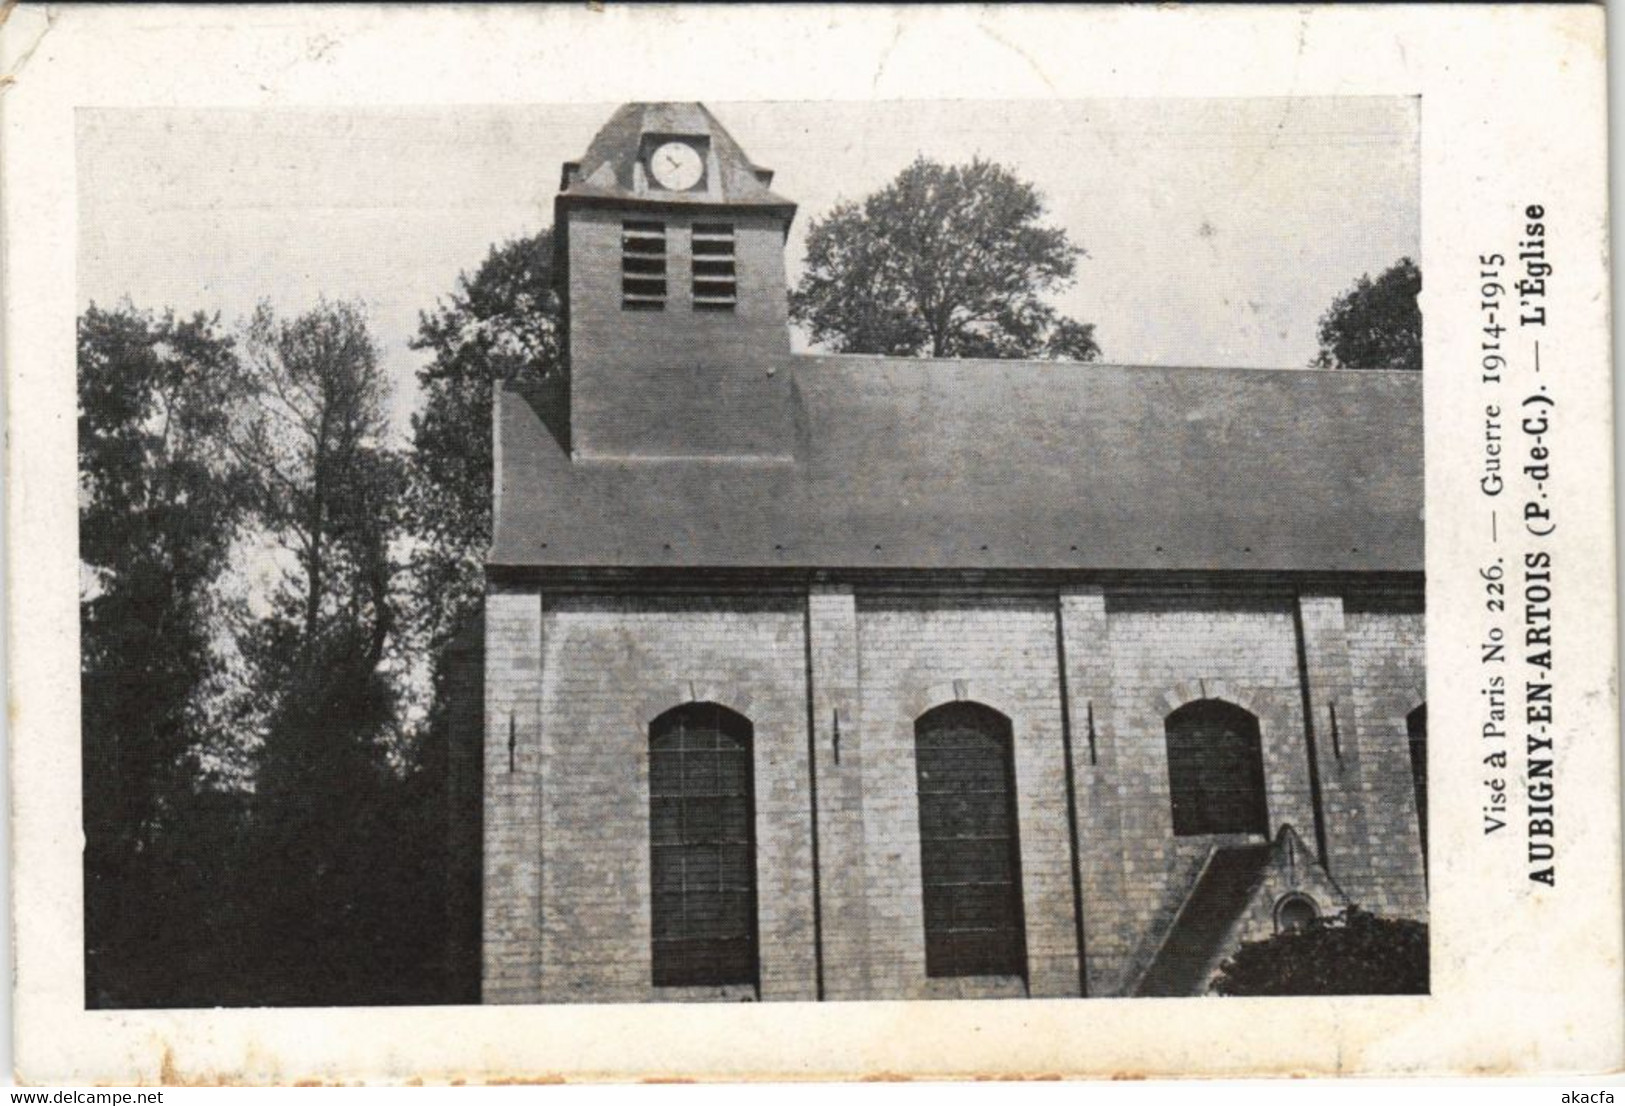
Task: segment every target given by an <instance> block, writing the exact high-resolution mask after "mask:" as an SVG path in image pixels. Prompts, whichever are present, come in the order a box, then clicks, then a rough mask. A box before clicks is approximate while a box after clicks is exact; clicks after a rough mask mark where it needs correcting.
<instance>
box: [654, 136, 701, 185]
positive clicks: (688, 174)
mask: <svg viewBox="0 0 1625 1106" xmlns="http://www.w3.org/2000/svg"><path fill="white" fill-rule="evenodd" d="M649 172H650V173H652V174H653V175H654V179H655V183H656V184H658V185H660V187H662V188H665V189H669V190H670V191H672V192H687V191H688V190H689V189H690V188H693V187H694V186H695V185H696V184H699V183H700V178H701V177H702V176H704V175H705V162H704V161H702V160H701V159H700V152H699V151H698V150H696V149H695V148H694V147H692V146H690V145H689V144H688V143H686V142H667V143H665V144H664V145H661V146H658V147H656V148H655V152H654V153H653V154H651V155H650V156H649Z"/></svg>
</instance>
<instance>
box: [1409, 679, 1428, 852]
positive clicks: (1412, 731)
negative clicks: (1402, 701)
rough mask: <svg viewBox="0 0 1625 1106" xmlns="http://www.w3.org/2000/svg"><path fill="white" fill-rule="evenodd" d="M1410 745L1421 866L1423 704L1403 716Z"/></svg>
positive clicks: (1425, 780) (1425, 845)
mask: <svg viewBox="0 0 1625 1106" xmlns="http://www.w3.org/2000/svg"><path fill="white" fill-rule="evenodd" d="M1405 730H1406V732H1407V734H1408V736H1409V737H1410V745H1411V787H1412V788H1413V789H1414V790H1415V792H1416V827H1417V829H1419V830H1420V831H1421V834H1422V864H1423V866H1424V867H1426V865H1427V858H1428V706H1427V704H1426V703H1423V704H1422V705H1421V706H1419V707H1417V708H1416V709H1415V710H1413V711H1411V713H1410V714H1408V715H1406V716H1405Z"/></svg>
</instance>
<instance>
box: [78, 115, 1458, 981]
mask: <svg viewBox="0 0 1625 1106" xmlns="http://www.w3.org/2000/svg"><path fill="white" fill-rule="evenodd" d="M1418 137H1419V135H1418V102H1417V100H1416V99H1414V98H1358V99H1356V98H1318V99H1294V98H1259V99H1244V100H1235V99H1209V100H1152V101H1100V102H1087V101H1080V102H1052V103H1040V104H1023V105H1013V104H1001V103H996V102H993V103H988V102H965V101H934V102H919V103H901V104H889V105H876V104H858V105H851V104H835V103H805V102H803V103H782V104H779V103H772V104H760V103H758V104H733V105H721V104H717V105H707V104H704V103H699V102H657V103H643V102H632V103H625V104H620V105H587V106H570V107H566V108H550V107H547V106H538V107H536V108H527V109H522V110H503V111H494V110H484V111H482V110H469V111H440V112H422V111H399V112H387V113H379V112H349V113H330V112H328V113H317V112H311V113H306V112H283V113H251V112H229V111H228V112H222V111H198V112H181V113H177V112H142V111H136V112H123V111H109V112H94V111H89V112H85V113H83V114H82V116H81V126H80V131H79V143H80V146H79V150H80V170H81V175H80V182H81V191H80V197H79V202H80V205H81V206H80V210H81V215H82V224H81V226H82V235H81V238H80V245H79V249H80V262H81V269H80V276H81V298H82V300H83V312H82V314H81V315H80V319H79V395H80V404H79V420H80V421H79V455H80V465H81V483H80V486H81V516H80V542H81V550H82V556H81V564H82V571H83V591H82V607H81V610H82V619H83V622H82V638H81V640H82V649H83V657H84V661H83V682H82V689H81V693H82V696H83V719H84V722H83V726H84V772H85V796H84V801H85V810H86V811H87V812H88V815H89V816H88V819H87V848H86V854H85V856H86V866H85V878H86V897H85V909H86V916H85V921H86V949H85V952H86V976H85V978H86V1002H87V1004H89V1005H90V1006H92V1007H104V1006H105V1007H125V1006H148V1005H157V1006H166V1005H216V1004H228V1005H229V1004H247V1005H262V1004H294V1005H331V1004H363V1005H367V1004H378V1003H427V1002H456V1003H475V1002H482V1003H538V1002H546V1003H551V1002H643V1001H650V1000H668V1001H705V1000H720V1001H747V1002H748V1001H803V1002H812V1001H819V1000H826V999H829V1000H835V999H930V998H949V999H951V998H1025V997H1072V998H1094V997H1131V996H1196V995H1208V994H1218V995H1302V994H1330V993H1339V994H1348V993H1353V994H1360V993H1370V994H1379V993H1423V992H1425V991H1426V990H1427V983H1428V973H1427V963H1428V960H1427V956H1428V941H1427V924H1426V923H1427V883H1426V878H1427V877H1426V852H1427V849H1426V840H1427V838H1426V827H1427V694H1426V668H1425V663H1424V633H1423V614H1424V607H1425V587H1424V574H1423V562H1422V553H1423V546H1424V542H1423V520H1422V488H1423V472H1422V433H1421V419H1422V402H1423V395H1422V386H1421V384H1422V373H1421V369H1422V342H1421V338H1422V335H1421V316H1420V312H1419V310H1418V306H1417V295H1418V292H1419V291H1420V287H1421V283H1422V274H1421V259H1420V257H1419V250H1418V246H1419V243H1418V196H1417V184H1418V165H1417V148H1418ZM177 917H179V918H180V919H182V920H181V922H180V923H179V924H176V919H177Z"/></svg>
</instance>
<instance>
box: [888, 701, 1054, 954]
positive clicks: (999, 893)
mask: <svg viewBox="0 0 1625 1106" xmlns="http://www.w3.org/2000/svg"><path fill="white" fill-rule="evenodd" d="M914 752H915V767H916V771H917V773H918V778H919V797H920V876H921V883H922V890H923V895H924V907H925V972H926V975H928V976H978V975H1014V976H1022V977H1025V976H1026V974H1027V948H1026V932H1025V931H1026V926H1025V923H1024V920H1023V913H1022V903H1021V844H1020V840H1019V838H1018V835H1017V830H1016V789H1015V765H1014V763H1013V760H1012V751H1011V736H1010V721H1009V719H1007V718H1005V717H1004V716H1003V715H1002V714H1000V713H999V712H997V711H995V710H992V709H991V708H989V707H984V706H981V705H980V704H977V703H949V704H947V705H946V706H941V707H938V708H936V709H934V710H931V711H928V712H926V713H925V714H923V715H921V716H920V718H919V720H918V721H917V722H916V723H915V726H914Z"/></svg>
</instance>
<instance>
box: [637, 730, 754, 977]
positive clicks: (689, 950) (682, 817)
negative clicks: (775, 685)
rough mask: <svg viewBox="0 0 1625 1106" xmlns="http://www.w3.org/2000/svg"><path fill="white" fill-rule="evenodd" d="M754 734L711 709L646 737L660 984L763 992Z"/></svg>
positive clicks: (655, 953)
mask: <svg viewBox="0 0 1625 1106" xmlns="http://www.w3.org/2000/svg"><path fill="white" fill-rule="evenodd" d="M751 736H752V735H751V724H750V722H749V720H747V719H746V718H744V717H742V716H740V715H738V714H735V713H734V712H733V711H730V710H728V709H726V708H725V707H721V706H718V705H716V704H714V703H690V704H688V705H687V706H682V707H678V708H676V709H674V710H670V711H667V712H666V713H665V714H663V715H661V716H660V717H659V718H658V719H656V720H655V722H654V724H653V725H652V726H651V727H650V730H649V854H650V881H651V892H652V903H653V910H652V923H653V945H654V947H653V960H654V984H655V986H657V987H683V986H713V985H723V984H729V983H754V982H756V834H755V796H754V785H753V779H752V776H753V773H752V766H751Z"/></svg>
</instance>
